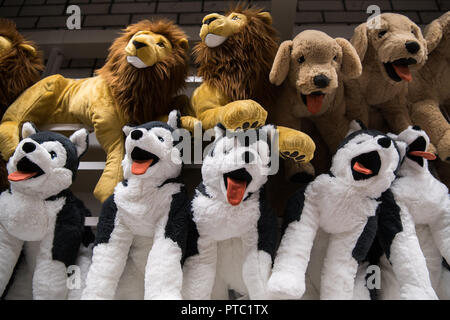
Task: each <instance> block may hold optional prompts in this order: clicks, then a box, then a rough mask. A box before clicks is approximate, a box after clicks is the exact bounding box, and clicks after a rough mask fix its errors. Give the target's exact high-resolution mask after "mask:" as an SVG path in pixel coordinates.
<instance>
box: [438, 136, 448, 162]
mask: <svg viewBox="0 0 450 320" xmlns="http://www.w3.org/2000/svg"><path fill="white" fill-rule="evenodd" d="M437 153H438V155H439V158H440V159H441V160H442V161H445V162H450V130H447V131H446V132H445V134H444V135H443V136H442V138H441V140H439V143H438V145H437Z"/></svg>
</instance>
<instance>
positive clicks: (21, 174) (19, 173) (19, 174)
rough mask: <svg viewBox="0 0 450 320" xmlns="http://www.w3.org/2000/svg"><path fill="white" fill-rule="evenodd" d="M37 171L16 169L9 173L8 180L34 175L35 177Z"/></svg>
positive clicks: (28, 177)
mask: <svg viewBox="0 0 450 320" xmlns="http://www.w3.org/2000/svg"><path fill="white" fill-rule="evenodd" d="M37 174H38V173H37V172H22V171H15V172H13V173H10V174H9V175H8V180H9V181H14V182H17V181H23V180H27V179H30V178H32V177H34V176H35V175H37Z"/></svg>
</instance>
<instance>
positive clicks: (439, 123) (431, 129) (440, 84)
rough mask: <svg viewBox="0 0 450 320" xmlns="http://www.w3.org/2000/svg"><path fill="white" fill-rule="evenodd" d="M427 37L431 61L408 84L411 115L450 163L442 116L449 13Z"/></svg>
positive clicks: (446, 103)
mask: <svg viewBox="0 0 450 320" xmlns="http://www.w3.org/2000/svg"><path fill="white" fill-rule="evenodd" d="M424 34H425V39H426V40H427V43H428V60H427V62H426V64H425V66H424V67H423V68H422V69H420V70H419V71H418V72H417V73H416V74H414V81H412V82H411V84H410V85H409V94H408V101H409V103H410V115H411V119H412V120H413V122H414V124H417V125H419V126H420V127H421V128H422V129H423V130H425V131H426V132H427V134H428V136H429V137H430V140H431V143H433V144H434V145H435V146H436V148H437V153H438V155H439V158H440V159H441V160H442V161H445V162H450V124H449V122H448V118H447V119H446V118H445V116H444V114H443V112H444V113H446V114H447V116H448V115H449V114H450V85H449V82H450V12H447V13H445V14H444V15H442V16H441V17H440V18H438V19H436V20H434V21H433V22H431V23H430V24H429V25H428V26H427V27H426V29H425V32H424ZM440 108H442V111H443V112H441V109H440ZM446 167H447V170H449V167H448V164H447V166H446ZM449 174H450V173H449V172H448V171H447V176H448V175H449ZM448 182H449V181H447V183H448Z"/></svg>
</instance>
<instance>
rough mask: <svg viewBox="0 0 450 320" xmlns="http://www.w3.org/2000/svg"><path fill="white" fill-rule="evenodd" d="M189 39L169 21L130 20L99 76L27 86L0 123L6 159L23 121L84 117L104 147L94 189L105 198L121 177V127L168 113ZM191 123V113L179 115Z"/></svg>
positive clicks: (174, 101)
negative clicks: (101, 165) (100, 173)
mask: <svg viewBox="0 0 450 320" xmlns="http://www.w3.org/2000/svg"><path fill="white" fill-rule="evenodd" d="M187 52H188V41H187V38H186V35H185V34H184V32H183V31H182V30H181V29H180V28H179V27H178V26H176V25H175V24H174V23H173V22H170V21H166V20H160V21H148V20H143V21H141V22H138V23H136V24H133V25H130V26H128V28H127V29H125V31H124V33H123V34H122V35H121V36H120V37H119V38H117V39H116V40H115V41H114V43H113V44H112V46H111V48H110V52H109V55H108V58H107V61H106V64H105V65H104V66H103V67H102V68H101V69H100V70H98V71H97V74H98V75H97V76H96V77H92V78H86V79H79V80H75V79H67V78H64V77H62V76H61V75H54V76H50V77H47V78H45V79H43V80H41V81H39V82H38V83H36V84H35V85H34V86H32V87H31V88H29V89H28V90H26V91H25V92H24V93H23V94H22V95H21V96H20V97H19V98H18V99H17V100H16V101H15V102H14V103H13V104H12V105H11V106H10V107H9V109H8V111H7V112H6V113H5V116H4V117H3V120H2V123H1V125H0V151H1V154H2V156H3V158H4V159H5V160H7V159H8V158H9V156H10V155H11V154H12V153H13V152H14V149H15V147H16V146H17V144H18V142H19V130H20V128H21V126H22V124H23V123H24V122H27V121H32V122H34V123H35V124H37V125H42V124H49V123H82V124H84V125H87V126H89V127H93V128H94V131H95V134H96V136H97V139H98V141H99V142H100V145H101V146H102V148H103V149H104V150H105V152H106V155H107V159H106V167H105V169H104V171H103V174H102V176H101V178H100V180H99V182H98V183H97V186H96V188H95V190H94V195H95V196H96V197H97V198H98V199H99V200H100V201H102V202H103V201H104V200H105V199H106V198H108V196H110V195H111V194H112V192H113V190H114V187H115V186H116V185H117V183H118V182H120V181H121V180H122V167H121V161H122V159H123V157H124V137H123V133H122V127H123V126H124V125H126V124H141V123H145V122H148V121H151V120H157V119H161V120H163V118H165V119H167V115H168V114H169V111H170V110H172V109H173V108H174V107H176V106H177V102H178V101H179V99H176V95H177V94H178V92H179V90H180V89H182V88H183V87H184V85H185V78H186V76H187V71H188V53H187ZM181 122H182V125H183V127H185V128H189V129H192V127H193V125H194V123H195V119H194V118H192V117H182V118H181Z"/></svg>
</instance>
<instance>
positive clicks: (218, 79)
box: [191, 6, 315, 162]
mask: <svg viewBox="0 0 450 320" xmlns="http://www.w3.org/2000/svg"><path fill="white" fill-rule="evenodd" d="M200 35H201V37H202V41H201V42H200V43H198V44H197V45H196V46H195V48H194V52H193V53H194V57H195V62H196V63H197V64H198V74H199V75H200V76H202V77H203V79H204V83H203V84H202V85H201V86H200V87H199V88H197V89H196V90H195V91H194V93H193V95H192V97H191V102H192V107H193V109H194V112H195V116H196V117H197V118H198V119H199V120H201V121H202V124H203V128H205V129H210V128H213V127H214V126H215V125H216V124H217V123H222V124H223V125H224V126H225V127H226V128H228V129H232V130H234V129H248V128H256V127H259V126H261V125H263V124H264V123H265V121H266V118H267V111H266V110H265V108H268V107H269V105H271V104H273V103H274V99H275V97H276V95H277V88H276V87H275V86H272V85H271V84H270V82H269V73H270V69H271V66H272V62H273V59H274V57H275V54H276V52H277V43H278V37H277V34H276V31H275V29H274V28H273V26H272V18H271V16H270V14H269V13H268V12H262V11H261V10H260V9H256V8H247V7H243V6H238V7H236V8H234V9H232V10H230V11H229V12H228V13H227V14H226V15H225V16H223V15H219V14H216V13H214V14H210V15H207V16H205V17H204V18H203V25H202V28H201V32H200ZM208 37H222V38H221V39H222V43H221V44H220V45H215V46H213V47H212V46H211V44H208V43H209V42H208V39H209V38H208ZM278 131H279V135H280V138H279V141H280V143H279V149H280V152H281V156H282V157H286V158H291V159H294V160H296V161H304V162H309V161H310V160H311V159H312V157H313V155H314V149H315V145H314V142H313V141H312V140H311V139H310V138H309V137H308V136H307V135H305V134H304V133H302V132H299V131H296V130H292V129H290V128H286V127H278Z"/></svg>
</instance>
